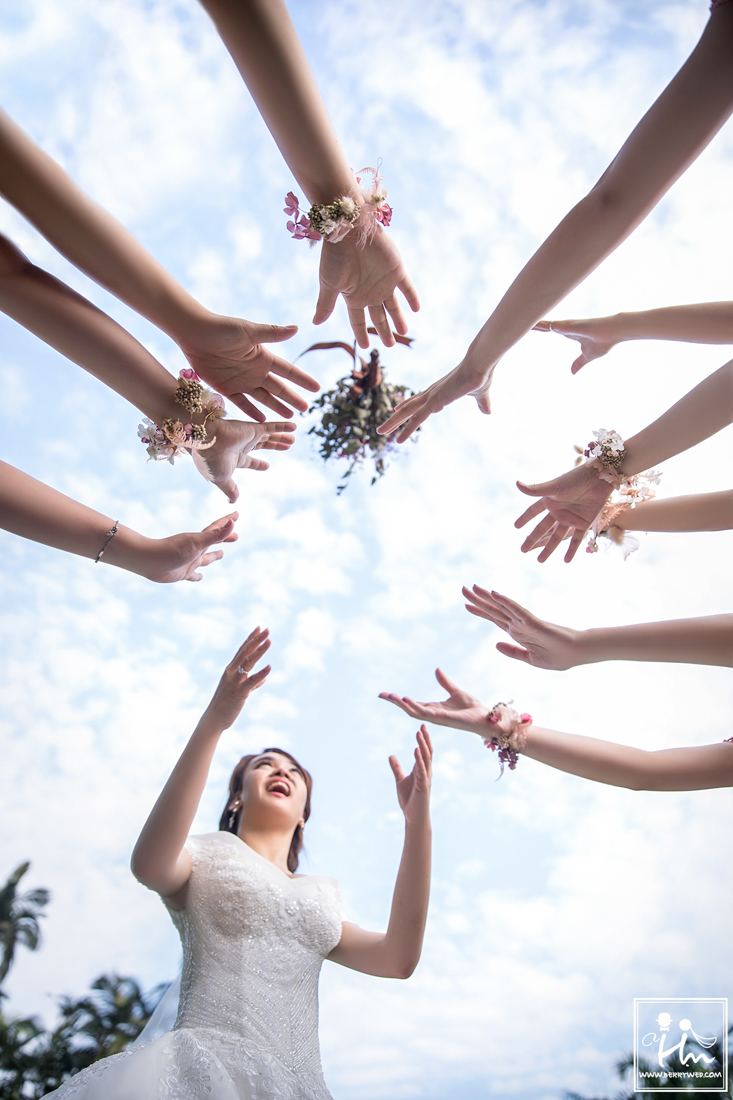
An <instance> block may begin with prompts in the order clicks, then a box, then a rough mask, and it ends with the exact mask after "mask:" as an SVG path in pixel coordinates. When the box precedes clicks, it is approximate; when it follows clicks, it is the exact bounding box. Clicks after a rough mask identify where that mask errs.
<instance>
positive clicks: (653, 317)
mask: <svg viewBox="0 0 733 1100" xmlns="http://www.w3.org/2000/svg"><path fill="white" fill-rule="evenodd" d="M534 327H535V331H537V332H553V333H556V334H557V335H558V336H566V337H567V338H568V339H569V340H576V341H577V342H578V343H579V344H580V355H579V356H578V358H577V359H576V360H575V362H574V363H573V366H572V372H573V374H577V373H578V371H579V370H580V369H581V367H584V366H585V365H586V363H590V362H591V361H592V360H593V359H600V358H601V356H602V355H606V354H607V353H608V352H609V351H610V350H611V348H614V347H615V346H616V344H621V343H623V342H624V341H626V340H679V341H683V342H685V343H689V344H733V302H701V303H699V304H696V305H688V306H667V307H665V308H663V309H647V310H643V311H641V312H639V313H615V314H613V315H612V316H611V317H589V318H587V319H584V320H570V321H555V320H552V321H538V323H537V324H536V325H535V326H534Z"/></svg>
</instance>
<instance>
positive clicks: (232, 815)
mask: <svg viewBox="0 0 733 1100" xmlns="http://www.w3.org/2000/svg"><path fill="white" fill-rule="evenodd" d="M241 805H242V803H241V802H240V801H239V800H238V799H237V801H236V802H233V803H232V805H231V806H230V807H229V824H228V825H227V828H228V829H233V828H234V822H235V821H236V820H237V810H238V809H239V808H240V806H241Z"/></svg>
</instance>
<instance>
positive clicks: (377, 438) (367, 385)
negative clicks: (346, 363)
mask: <svg viewBox="0 0 733 1100" xmlns="http://www.w3.org/2000/svg"><path fill="white" fill-rule="evenodd" d="M369 332H370V333H372V334H375V333H376V329H373V328H370V329H369ZM394 336H395V340H396V341H397V342H398V343H400V344H405V345H406V346H407V347H409V346H410V344H411V343H412V339H411V338H409V337H407V336H398V335H397V333H395V334H394ZM331 348H342V349H343V350H344V351H345V352H346V353H347V354H348V355H350V356H351V358H352V361H353V363H354V370H353V371H352V372H351V374H349V375H346V376H345V377H344V378H339V380H338V382H337V383H336V385H335V387H334V389H332V390H329V391H328V392H327V393H324V394H321V396H320V397H319V398H318V399H317V400H316V401H314V402H313V404H312V405H311V407H310V408H309V409H308V412H309V413H313V412H320V413H322V415H321V418H320V420H319V421H318V422H317V423H316V424H314V425H313V426H312V427H311V428H310V429H309V431H308V434H309V435H315V436H317V437H318V438H319V439H320V440H321V445H320V448H319V451H318V453H319V455H320V456H321V458H322V459H323V460H324V462H328V460H329V459H339V458H344V459H347V460H348V461H349V468H348V470H347V471H346V473H345V474H344V476H343V479H342V482H341V484H340V485H339V486H338V488H337V490H336V492H337V493H338V494H340V493H342V492H343V491H344V489H345V488H346V486H347V484H348V482H347V478H349V477H351V474H352V473H353V471H354V470H355V469H356V467H357V466H359V465H360V464H361V463H363V462H364V461H365V460H366V459H369V460H371V461H373V462H374V471H375V473H374V477H373V478H372V481H371V484H372V485H373V484H374V483H375V481H377V479H378V478H380V477H382V476H383V475H384V472H385V470H386V457H387V455H388V453H389V452H390V451H394V450H395V449H396V444H395V443H394V432H393V433H391V434H390V435H379V434H378V433H377V428H378V427H379V426H380V424H384V422H385V420H388V419H389V417H390V416H391V415H392V413H393V412H394V410H395V408H396V407H397V405H399V404H400V402H401V401H404V400H405V398H407V397H412V395H413V392H414V391H413V390H411V389H410V388H409V386H399V385H392V383H390V382H386V381H385V378H384V371H383V369H382V366H381V364H380V362H379V352H378V351H377V350H376V349H375V350H374V351H372V352H371V353H370V355H369V360H368V361H366V360H364V359H362V358H361V356H357V354H356V345H354V346H353V347H352V346H351V345H350V344H345V343H342V342H341V341H339V340H336V341H333V342H331V343H323V344H313V346H312V347H310V348H308V349H307V350H306V351H305V352H303V354H304V355H306V354H307V353H308V352H309V351H323V350H328V349H331ZM357 361H358V364H360V369H359V368H358V367H357ZM418 430H419V429H418ZM413 438H414V437H413Z"/></svg>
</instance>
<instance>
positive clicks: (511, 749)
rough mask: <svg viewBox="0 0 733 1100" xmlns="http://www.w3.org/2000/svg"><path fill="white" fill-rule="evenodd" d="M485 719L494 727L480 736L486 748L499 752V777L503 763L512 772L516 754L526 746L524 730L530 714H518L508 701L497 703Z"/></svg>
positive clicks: (502, 769) (516, 758)
mask: <svg viewBox="0 0 733 1100" xmlns="http://www.w3.org/2000/svg"><path fill="white" fill-rule="evenodd" d="M510 702H511V700H510ZM486 721H487V722H488V723H489V725H491V726H493V727H494V729H493V731H492V732H491V733H490V734H486V735H485V736H484V734H482V735H481V736H482V737H483V740H484V744H485V745H486V748H487V749H491V751H492V752H498V753H499V763H500V764H501V771H500V772H499V775H498V778H499V779H501V777H502V775H503V774H504V765H505V764H508V765H509V771H510V772H513V771H514V769H515V768H516V766H517V760H518V759H519V755H518V754H519V753H520V752H523V750H524V749H526V747H527V732H526V731H527V728H528V727H529V726H531V725H532V715H531V714H526V713H522V714H519V713H518V712H517V711H516V710H514V708H513V707H512V706H510V705H509V703H497V704H496V706H494V707H492V709H491V710H490V711H489V713H488V714H487V716H486Z"/></svg>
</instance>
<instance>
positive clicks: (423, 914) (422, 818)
mask: <svg viewBox="0 0 733 1100" xmlns="http://www.w3.org/2000/svg"><path fill="white" fill-rule="evenodd" d="M432 758H433V746H432V745H431V743H430V735H429V734H428V731H427V730H426V729H425V726H422V727H421V728H420V731H419V732H418V734H417V748H416V749H415V765H414V767H413V770H412V772H411V773H410V775H407V776H406V775H405V774H404V772H403V771H402V768H401V767H400V764H399V761H398V760H397V758H396V757H394V756H390V758H389V762H390V765H391V767H392V771H393V773H394V777H395V780H396V782H397V798H398V799H399V803H400V807H401V809H402V811H403V813H404V815H405V845H404V848H403V850H402V860H401V862H400V869H399V871H398V872H397V882H396V883H395V889H394V895H393V897H392V911H391V913H390V917H389V924H388V926H387V931H386V932H384V933H379V932H366V931H365V930H364V929H363V928H359V926H358V925H356V924H351V923H350V922H348V921H347V922H345V923H344V925H343V932H342V935H341V941H340V942H339V945H338V947H335V948H334V949H333V951H332V952H331V954H330V955H329V956H328V957H329V959H331V960H332V961H333V962H337V963H340V964H341V965H342V966H348V967H350V968H351V969H352V970H361V971H362V973H364V974H374V975H375V976H376V977H378V978H409V977H410V975H411V974H412V972H413V971H414V969H415V967H416V966H417V964H418V962H419V961H420V953H421V951H422V941H423V936H424V933H425V922H426V920H427V916H428V900H429V897H430V847H431V829H430V811H429V800H430V780H431V774H432Z"/></svg>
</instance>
